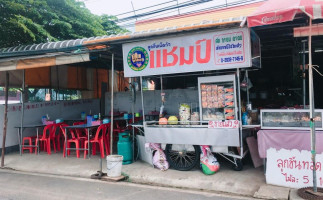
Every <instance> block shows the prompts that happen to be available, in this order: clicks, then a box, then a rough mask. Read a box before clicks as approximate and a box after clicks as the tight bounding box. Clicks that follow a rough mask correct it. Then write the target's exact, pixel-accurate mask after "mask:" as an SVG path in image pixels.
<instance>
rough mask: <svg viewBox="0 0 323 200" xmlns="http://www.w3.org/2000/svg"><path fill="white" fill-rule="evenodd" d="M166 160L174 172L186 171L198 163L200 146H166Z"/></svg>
mask: <svg viewBox="0 0 323 200" xmlns="http://www.w3.org/2000/svg"><path fill="white" fill-rule="evenodd" d="M165 153H166V158H167V161H168V162H169V164H170V166H171V167H173V168H174V169H176V170H180V171H188V170H191V169H192V168H194V167H195V166H196V165H197V164H198V163H199V162H200V146H198V145H174V146H173V145H172V144H167V145H166V149H165Z"/></svg>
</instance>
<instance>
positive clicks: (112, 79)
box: [110, 54, 114, 154]
mask: <svg viewBox="0 0 323 200" xmlns="http://www.w3.org/2000/svg"><path fill="white" fill-rule="evenodd" d="M111 59H112V63H111V67H112V70H111V127H110V128H111V130H110V131H111V132H110V154H113V152H112V151H113V88H114V54H112V58H111Z"/></svg>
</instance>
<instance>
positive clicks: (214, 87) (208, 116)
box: [198, 75, 237, 121]
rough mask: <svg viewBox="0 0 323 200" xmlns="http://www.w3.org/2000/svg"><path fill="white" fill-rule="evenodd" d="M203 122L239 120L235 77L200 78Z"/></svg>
mask: <svg viewBox="0 0 323 200" xmlns="http://www.w3.org/2000/svg"><path fill="white" fill-rule="evenodd" d="M198 84H199V102H200V118H201V121H212V120H216V121H218V120H235V119H237V106H236V105H237V103H236V99H237V98H236V77H235V75H224V76H210V77H199V78H198Z"/></svg>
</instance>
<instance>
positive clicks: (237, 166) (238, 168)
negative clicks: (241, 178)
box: [232, 158, 243, 171]
mask: <svg viewBox="0 0 323 200" xmlns="http://www.w3.org/2000/svg"><path fill="white" fill-rule="evenodd" d="M234 161H235V163H236V164H234V163H233V165H232V169H233V170H234V171H241V170H242V169H243V165H242V161H241V159H237V158H234Z"/></svg>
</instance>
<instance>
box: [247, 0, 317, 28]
mask: <svg viewBox="0 0 323 200" xmlns="http://www.w3.org/2000/svg"><path fill="white" fill-rule="evenodd" d="M322 11H323V1H322V0H283V1H282V0H268V1H267V2H265V3H264V4H262V5H261V6H260V7H259V8H258V9H257V10H256V11H255V12H254V13H252V14H251V15H250V16H248V17H247V22H248V26H249V27H254V26H262V25H269V24H276V23H281V22H287V21H292V20H293V19H294V17H295V15H296V14H297V13H300V12H303V13H305V14H307V15H308V16H310V17H311V18H312V19H319V18H323V13H322Z"/></svg>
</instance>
